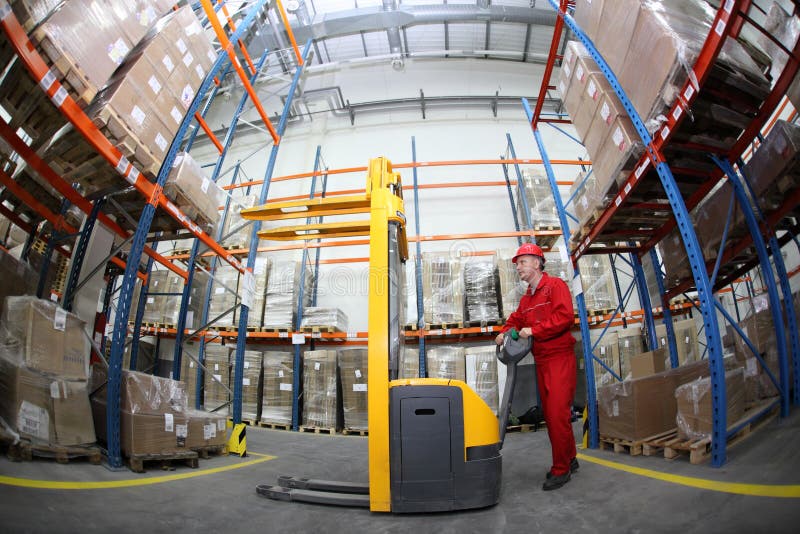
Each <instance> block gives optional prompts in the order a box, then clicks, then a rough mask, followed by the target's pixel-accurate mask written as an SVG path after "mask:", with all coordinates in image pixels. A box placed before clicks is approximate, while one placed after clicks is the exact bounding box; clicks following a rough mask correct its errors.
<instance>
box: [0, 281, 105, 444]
mask: <svg viewBox="0 0 800 534" xmlns="http://www.w3.org/2000/svg"><path fill="white" fill-rule="evenodd" d="M84 327H85V324H84V323H83V321H81V320H80V319H79V318H78V317H76V316H75V315H72V314H71V313H67V312H66V311H64V310H63V309H61V308H59V307H58V306H57V305H56V304H55V303H53V302H50V301H47V300H39V299H36V298H35V297H26V296H11V297H8V298H6V300H5V302H4V304H3V320H2V331H0V426H3V427H5V428H8V429H11V430H12V431H14V432H15V433H17V434H18V435H19V436H20V437H22V438H25V439H28V440H30V441H32V442H35V443H37V444H44V445H51V446H58V445H64V446H70V445H81V444H88V443H94V441H95V437H94V427H93V425H92V418H91V407H90V405H89V391H88V384H87V379H88V371H89V342H88V339H87V338H86V336H85V335H84V332H83V328H84Z"/></svg>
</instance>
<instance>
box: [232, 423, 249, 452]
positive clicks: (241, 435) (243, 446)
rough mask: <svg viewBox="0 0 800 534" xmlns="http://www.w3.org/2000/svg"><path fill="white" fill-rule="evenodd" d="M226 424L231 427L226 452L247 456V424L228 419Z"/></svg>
mask: <svg viewBox="0 0 800 534" xmlns="http://www.w3.org/2000/svg"><path fill="white" fill-rule="evenodd" d="M228 426H229V427H232V428H233V430H232V431H231V437H230V438H228V453H229V454H237V455H239V456H243V457H244V456H247V425H246V424H244V423H236V424H233V423H232V422H231V421H228Z"/></svg>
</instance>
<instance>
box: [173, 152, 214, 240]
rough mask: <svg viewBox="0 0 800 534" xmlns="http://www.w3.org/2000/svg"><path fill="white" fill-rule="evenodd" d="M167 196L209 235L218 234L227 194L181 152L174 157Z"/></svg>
mask: <svg viewBox="0 0 800 534" xmlns="http://www.w3.org/2000/svg"><path fill="white" fill-rule="evenodd" d="M164 194H165V195H167V197H168V198H169V199H170V200H172V201H173V202H175V204H176V205H177V206H178V208H180V209H181V211H183V212H184V213H185V214H186V215H187V216H188V217H189V218H190V219H192V220H193V221H195V222H196V223H198V224H200V225H201V226H202V227H203V229H204V230H205V231H206V232H207V233H209V234H212V235H213V234H214V233H215V229H216V227H217V224H218V223H219V216H220V213H219V207H220V206H221V205H222V204H223V203H224V202H225V200H224V199H225V192H224V191H223V190H222V189H221V188H220V187H219V186H218V185H217V183H216V182H212V181H211V180H209V179H208V177H206V175H205V173H204V172H203V169H201V168H200V165H199V164H198V163H197V162H196V161H195V160H194V158H192V156H190V155H189V154H187V153H185V152H181V153H179V154H178V155H177V156H176V157H175V161H174V162H173V164H172V169H171V170H170V172H169V176H167V183H166V184H165V185H164Z"/></svg>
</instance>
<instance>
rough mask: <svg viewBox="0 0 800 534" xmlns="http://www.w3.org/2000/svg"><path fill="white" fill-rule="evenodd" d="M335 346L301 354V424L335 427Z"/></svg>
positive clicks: (336, 398) (336, 419)
mask: <svg viewBox="0 0 800 534" xmlns="http://www.w3.org/2000/svg"><path fill="white" fill-rule="evenodd" d="M336 375H337V365H336V351H335V350H312V351H307V352H306V353H305V354H304V356H303V426H307V427H319V428H339V427H340V424H339V417H338V409H337V408H338V398H339V394H338V388H337V376H336Z"/></svg>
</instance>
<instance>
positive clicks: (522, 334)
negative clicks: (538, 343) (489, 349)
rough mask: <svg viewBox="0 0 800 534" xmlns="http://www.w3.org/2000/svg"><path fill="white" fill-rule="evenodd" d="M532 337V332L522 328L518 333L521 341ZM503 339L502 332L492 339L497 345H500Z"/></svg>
mask: <svg viewBox="0 0 800 534" xmlns="http://www.w3.org/2000/svg"><path fill="white" fill-rule="evenodd" d="M532 335H533V332H532V331H531V329H530V328H523V329H522V330H520V331H519V337H521V338H523V339H526V338H529V337H531V336H532ZM503 338H505V334H504V333H503V332H500V333H499V334H497V337H495V338H494V342H495V343H497V344H498V345H502V344H503Z"/></svg>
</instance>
